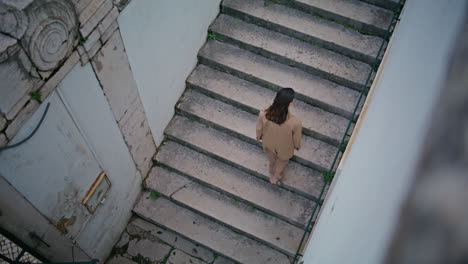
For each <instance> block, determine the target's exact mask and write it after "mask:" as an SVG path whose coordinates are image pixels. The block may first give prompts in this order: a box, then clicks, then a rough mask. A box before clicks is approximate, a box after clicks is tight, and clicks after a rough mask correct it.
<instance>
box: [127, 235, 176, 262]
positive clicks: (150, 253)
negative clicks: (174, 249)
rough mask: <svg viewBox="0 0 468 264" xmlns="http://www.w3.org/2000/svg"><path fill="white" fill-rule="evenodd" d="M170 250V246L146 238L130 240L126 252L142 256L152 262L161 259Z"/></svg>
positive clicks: (133, 255) (134, 255)
mask: <svg viewBox="0 0 468 264" xmlns="http://www.w3.org/2000/svg"><path fill="white" fill-rule="evenodd" d="M170 251H171V247H170V246H168V245H166V244H163V243H160V242H157V241H151V240H148V239H141V240H137V239H134V240H131V241H130V243H129V244H128V249H127V253H128V254H130V255H131V256H132V257H138V256H142V257H143V258H145V259H149V260H150V261H152V262H157V261H161V260H163V259H164V257H166V256H167V254H169V252H170Z"/></svg>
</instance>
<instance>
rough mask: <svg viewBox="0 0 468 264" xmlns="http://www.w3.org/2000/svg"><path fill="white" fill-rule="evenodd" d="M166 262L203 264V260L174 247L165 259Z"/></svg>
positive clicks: (173, 263)
mask: <svg viewBox="0 0 468 264" xmlns="http://www.w3.org/2000/svg"><path fill="white" fill-rule="evenodd" d="M167 264H203V262H202V261H200V260H199V259H196V258H194V257H192V256H190V255H187V254H185V253H184V252H182V251H180V250H177V249H174V250H173V251H171V254H170V256H169V258H168V259H167Z"/></svg>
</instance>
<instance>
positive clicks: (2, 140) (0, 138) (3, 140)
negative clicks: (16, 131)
mask: <svg viewBox="0 0 468 264" xmlns="http://www.w3.org/2000/svg"><path fill="white" fill-rule="evenodd" d="M7 143H8V139H7V137H6V136H5V134H3V133H1V134H0V147H3V146H5V145H6V144H7Z"/></svg>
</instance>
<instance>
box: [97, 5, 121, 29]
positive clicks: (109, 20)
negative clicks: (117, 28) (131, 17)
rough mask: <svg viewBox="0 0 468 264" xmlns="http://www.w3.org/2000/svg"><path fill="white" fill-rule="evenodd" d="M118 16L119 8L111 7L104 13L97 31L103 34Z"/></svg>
mask: <svg viewBox="0 0 468 264" xmlns="http://www.w3.org/2000/svg"><path fill="white" fill-rule="evenodd" d="M118 16H119V10H118V9H117V7H115V6H114V7H113V8H112V10H111V11H110V12H109V13H108V14H107V15H106V17H105V18H104V19H103V20H102V21H101V23H99V25H98V31H99V33H101V34H103V33H104V32H106V30H107V29H108V28H109V26H111V25H112V23H113V22H114V21H115V20H116V19H117V17H118Z"/></svg>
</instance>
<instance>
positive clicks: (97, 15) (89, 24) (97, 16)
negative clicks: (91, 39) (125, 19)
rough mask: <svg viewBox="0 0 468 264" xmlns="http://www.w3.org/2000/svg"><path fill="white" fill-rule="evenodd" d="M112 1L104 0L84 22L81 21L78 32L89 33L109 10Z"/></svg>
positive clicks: (83, 34)
mask: <svg viewBox="0 0 468 264" xmlns="http://www.w3.org/2000/svg"><path fill="white" fill-rule="evenodd" d="M112 7H113V5H112V1H110V0H105V1H104V3H103V4H102V5H101V6H100V7H99V9H98V10H97V11H96V12H94V14H93V15H92V16H91V17H90V18H89V19H88V20H87V21H86V22H85V23H82V26H81V28H80V33H81V35H82V36H88V35H89V33H91V31H92V30H93V29H94V28H95V27H96V26H97V25H98V24H99V22H100V21H101V20H102V19H103V18H104V17H105V16H106V15H107V14H108V13H109V12H110V11H111V9H112Z"/></svg>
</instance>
